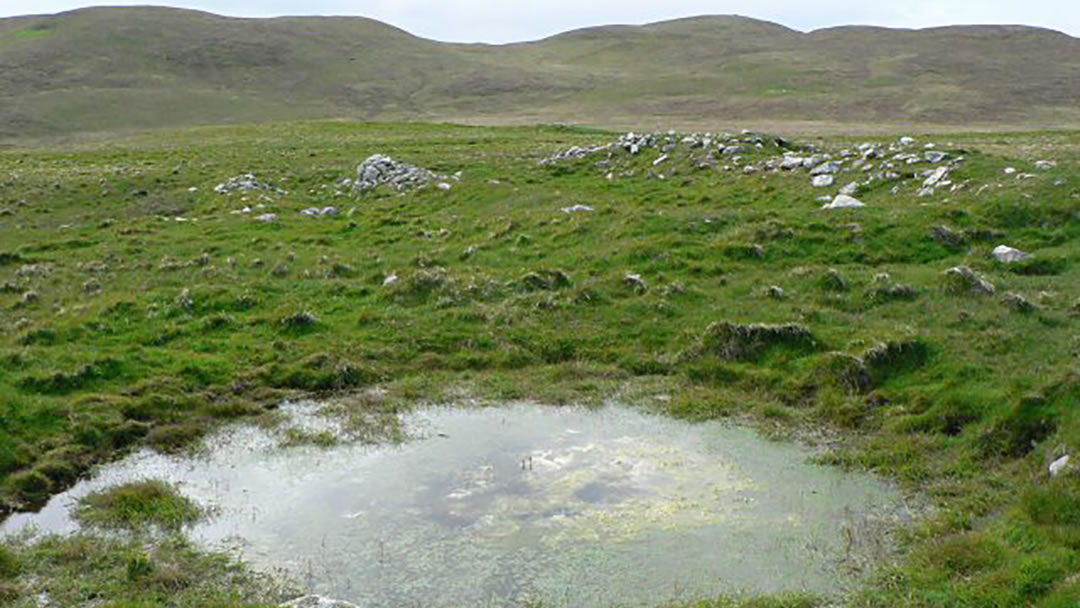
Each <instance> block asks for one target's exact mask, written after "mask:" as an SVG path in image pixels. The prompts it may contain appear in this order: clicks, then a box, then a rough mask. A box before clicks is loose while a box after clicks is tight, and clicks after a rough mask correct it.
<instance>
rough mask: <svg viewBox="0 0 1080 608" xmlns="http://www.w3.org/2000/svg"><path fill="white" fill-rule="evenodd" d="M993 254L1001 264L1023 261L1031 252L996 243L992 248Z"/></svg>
mask: <svg viewBox="0 0 1080 608" xmlns="http://www.w3.org/2000/svg"><path fill="white" fill-rule="evenodd" d="M993 256H994V257H995V258H996V259H997V261H999V262H1001V263H1002V264H1012V263H1013V262H1023V261H1024V260H1026V259H1028V258H1030V257H1031V254H1030V253H1027V252H1024V251H1020V250H1019V249H1013V248H1012V247H1009V246H1008V245H998V246H997V247H995V248H994V252H993Z"/></svg>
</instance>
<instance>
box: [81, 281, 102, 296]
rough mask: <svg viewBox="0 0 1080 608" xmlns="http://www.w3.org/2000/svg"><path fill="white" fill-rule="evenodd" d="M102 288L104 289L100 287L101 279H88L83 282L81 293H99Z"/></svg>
mask: <svg viewBox="0 0 1080 608" xmlns="http://www.w3.org/2000/svg"><path fill="white" fill-rule="evenodd" d="M102 289H104V287H102V285H101V281H99V280H97V279H90V280H89V281H87V282H85V283H83V293H86V294H95V293H100V292H101V290H102Z"/></svg>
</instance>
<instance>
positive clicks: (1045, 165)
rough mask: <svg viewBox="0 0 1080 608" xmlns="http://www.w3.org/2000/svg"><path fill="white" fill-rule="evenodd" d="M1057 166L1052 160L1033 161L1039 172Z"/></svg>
mask: <svg viewBox="0 0 1080 608" xmlns="http://www.w3.org/2000/svg"><path fill="white" fill-rule="evenodd" d="M1056 166H1057V163H1056V162H1054V161H1052V160H1037V161H1035V168H1036V169H1038V170H1040V171H1049V170H1050V169H1053V168H1054V167H1056Z"/></svg>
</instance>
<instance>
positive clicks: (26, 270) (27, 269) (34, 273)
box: [15, 264, 52, 279]
mask: <svg viewBox="0 0 1080 608" xmlns="http://www.w3.org/2000/svg"><path fill="white" fill-rule="evenodd" d="M51 272H52V264H23V265H22V266H20V267H19V269H18V270H16V271H15V276H17V277H20V278H24V279H29V278H33V277H46V276H49V274H50V273H51Z"/></svg>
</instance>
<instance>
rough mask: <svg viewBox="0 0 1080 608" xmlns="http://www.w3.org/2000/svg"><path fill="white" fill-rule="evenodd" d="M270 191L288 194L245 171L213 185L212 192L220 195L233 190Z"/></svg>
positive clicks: (226, 194) (245, 191)
mask: <svg viewBox="0 0 1080 608" xmlns="http://www.w3.org/2000/svg"><path fill="white" fill-rule="evenodd" d="M259 191H261V192H271V193H273V194H277V195H285V194H288V193H287V192H285V191H284V190H282V189H280V188H276V187H274V186H271V185H270V184H268V183H266V182H263V181H260V180H259V178H258V177H256V175H255V174H254V173H245V174H244V175H237V176H236V177H230V178H229V179H227V180H225V181H224V182H222V183H220V184H218V185H216V186H214V192H217V193H218V194H221V195H225V196H228V195H231V194H233V193H234V192H242V193H248V192H259Z"/></svg>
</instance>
